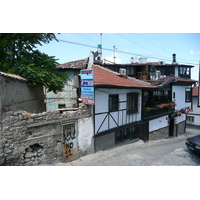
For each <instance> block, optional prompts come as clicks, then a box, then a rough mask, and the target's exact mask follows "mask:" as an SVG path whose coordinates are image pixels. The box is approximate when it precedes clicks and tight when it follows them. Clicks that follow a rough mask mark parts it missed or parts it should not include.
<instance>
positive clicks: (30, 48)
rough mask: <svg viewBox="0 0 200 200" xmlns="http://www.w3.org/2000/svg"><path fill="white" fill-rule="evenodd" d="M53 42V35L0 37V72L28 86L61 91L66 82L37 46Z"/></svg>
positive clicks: (51, 61) (53, 63) (0, 34)
mask: <svg viewBox="0 0 200 200" xmlns="http://www.w3.org/2000/svg"><path fill="white" fill-rule="evenodd" d="M53 40H56V41H58V40H57V39H56V36H55V34H53V33H0V71H3V72H6V73H12V74H16V75H20V76H22V77H24V78H26V79H27V80H28V84H29V85H32V86H37V85H43V86H45V87H46V88H47V89H48V91H53V92H54V93H56V92H57V91H61V90H62V88H63V87H64V84H65V82H66V81H67V80H68V79H69V78H68V76H67V73H62V72H59V71H58V70H57V68H56V65H58V63H57V60H56V59H55V57H54V56H49V55H47V54H45V53H42V52H40V51H39V50H38V49H37V48H36V47H37V45H43V44H48V43H49V42H51V41H53Z"/></svg>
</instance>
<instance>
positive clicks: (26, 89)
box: [0, 74, 46, 113]
mask: <svg viewBox="0 0 200 200" xmlns="http://www.w3.org/2000/svg"><path fill="white" fill-rule="evenodd" d="M7 75H8V76H1V75H0V85H1V86H0V90H1V92H0V99H1V100H0V104H1V105H0V112H1V111H2V109H3V108H5V107H7V108H11V109H13V110H26V111H27V112H31V113H40V112H44V111H45V110H46V105H45V103H44V92H43V87H42V86H37V87H31V86H29V85H28V84H27V82H26V81H24V80H19V79H16V78H13V77H12V75H9V74H7Z"/></svg>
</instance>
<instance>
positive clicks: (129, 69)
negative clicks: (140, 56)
mask: <svg viewBox="0 0 200 200" xmlns="http://www.w3.org/2000/svg"><path fill="white" fill-rule="evenodd" d="M126 72H127V75H132V76H133V75H134V67H127V68H126Z"/></svg>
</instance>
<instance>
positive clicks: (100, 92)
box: [95, 88, 141, 133]
mask: <svg viewBox="0 0 200 200" xmlns="http://www.w3.org/2000/svg"><path fill="white" fill-rule="evenodd" d="M131 92H135V93H138V94H139V96H138V107H139V108H138V112H137V113H130V114H127V111H126V109H127V102H126V101H127V93H131ZM109 94H119V109H118V111H114V112H110V115H112V117H111V116H110V115H108V112H109V106H108V103H109ZM140 120H141V90H139V89H110V88H109V89H106V88H101V89H96V90H95V133H97V132H102V131H105V130H108V129H111V128H115V127H117V126H121V125H125V124H128V123H131V122H135V121H140ZM116 123H117V124H118V125H117V124H116Z"/></svg>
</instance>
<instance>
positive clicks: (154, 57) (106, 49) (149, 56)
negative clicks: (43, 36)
mask: <svg viewBox="0 0 200 200" xmlns="http://www.w3.org/2000/svg"><path fill="white" fill-rule="evenodd" d="M58 40H59V41H60V42H64V43H69V44H75V45H79V46H85V47H90V48H95V49H97V47H96V46H92V45H88V44H82V43H78V42H72V41H67V40H61V39H58ZM102 50H105V51H112V52H113V49H109V48H105V47H102ZM115 51H116V52H118V53H122V54H128V55H132V56H133V55H135V56H140V57H148V58H153V59H158V60H162V61H170V62H171V59H167V58H163V57H156V56H152V55H146V54H138V53H131V52H125V51H121V50H115ZM179 60H181V59H179ZM182 63H184V64H189V65H198V63H189V62H182Z"/></svg>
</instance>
